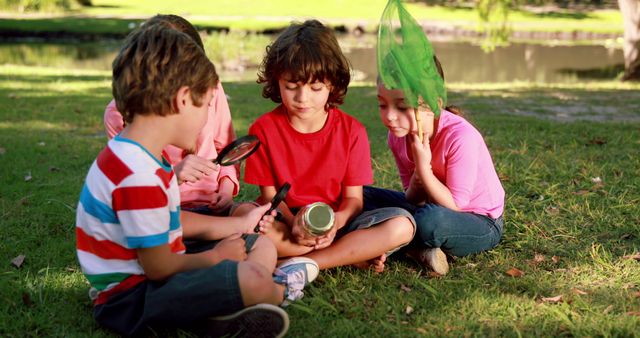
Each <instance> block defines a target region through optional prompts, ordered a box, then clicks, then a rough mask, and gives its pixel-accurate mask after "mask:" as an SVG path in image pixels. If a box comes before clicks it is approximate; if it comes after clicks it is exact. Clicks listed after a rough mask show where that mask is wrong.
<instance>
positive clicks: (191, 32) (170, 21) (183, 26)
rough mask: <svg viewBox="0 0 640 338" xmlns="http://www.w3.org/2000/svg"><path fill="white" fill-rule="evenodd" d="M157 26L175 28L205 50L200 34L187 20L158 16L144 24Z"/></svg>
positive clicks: (165, 15) (163, 15) (178, 17)
mask: <svg viewBox="0 0 640 338" xmlns="http://www.w3.org/2000/svg"><path fill="white" fill-rule="evenodd" d="M155 24H165V25H167V26H168V27H169V28H173V29H175V30H177V31H178V32H182V33H185V34H187V35H188V36H189V37H190V38H192V39H193V41H195V43H196V44H197V45H198V46H200V48H202V50H204V44H203V43H202V38H201V37H200V34H198V31H197V30H196V28H195V27H193V25H192V24H191V23H190V22H189V21H187V20H186V19H185V18H183V17H181V16H179V15H174V14H157V15H155V16H153V17H151V19H149V20H147V21H145V23H144V25H155Z"/></svg>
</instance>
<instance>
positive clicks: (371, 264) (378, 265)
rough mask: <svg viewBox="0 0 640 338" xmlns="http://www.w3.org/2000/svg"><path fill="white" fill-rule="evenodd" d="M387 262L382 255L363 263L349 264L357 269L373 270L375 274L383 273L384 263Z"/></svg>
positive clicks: (384, 255)
mask: <svg viewBox="0 0 640 338" xmlns="http://www.w3.org/2000/svg"><path fill="white" fill-rule="evenodd" d="M386 261H387V255H386V254H382V255H380V257H375V258H372V259H370V260H367V261H365V262H360V263H355V264H351V265H352V266H354V267H356V268H358V269H373V271H375V272H377V273H381V272H383V271H384V263H385V262H386Z"/></svg>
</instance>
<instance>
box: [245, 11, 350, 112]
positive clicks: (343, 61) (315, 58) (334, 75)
mask: <svg viewBox="0 0 640 338" xmlns="http://www.w3.org/2000/svg"><path fill="white" fill-rule="evenodd" d="M266 51H267V53H266V56H265V57H264V60H262V64H261V65H260V70H259V72H258V80H257V82H258V83H264V84H265V85H264V87H263V88H262V96H263V97H265V98H268V99H271V100H272V101H273V102H276V103H281V102H282V97H281V96H280V88H279V86H278V80H279V79H280V78H281V77H282V76H283V75H286V76H288V78H287V80H288V81H292V82H303V83H308V82H315V81H328V82H330V83H331V92H330V93H329V98H328V99H327V104H326V107H325V109H328V108H329V107H335V106H338V105H340V104H342V103H343V102H344V97H345V95H346V94H347V87H348V86H349V81H350V79H351V76H350V72H349V69H350V68H349V62H348V61H347V58H346V57H345V56H344V54H342V50H340V45H338V41H337V40H336V37H335V35H334V33H333V30H331V28H328V27H326V26H324V25H323V24H322V23H320V22H319V21H317V20H307V21H305V22H304V23H301V24H300V23H293V24H291V26H289V27H288V28H287V29H286V30H285V31H284V32H283V33H282V34H280V36H278V38H277V39H276V41H274V42H273V43H272V44H271V45H269V46H268V47H267V49H266Z"/></svg>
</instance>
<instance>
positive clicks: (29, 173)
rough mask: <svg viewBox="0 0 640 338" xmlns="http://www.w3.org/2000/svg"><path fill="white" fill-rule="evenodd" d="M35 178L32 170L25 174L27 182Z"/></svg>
mask: <svg viewBox="0 0 640 338" xmlns="http://www.w3.org/2000/svg"><path fill="white" fill-rule="evenodd" d="M32 179H33V177H32V176H31V172H28V173H27V174H26V175H25V176H24V181H25V182H29V181H31V180H32Z"/></svg>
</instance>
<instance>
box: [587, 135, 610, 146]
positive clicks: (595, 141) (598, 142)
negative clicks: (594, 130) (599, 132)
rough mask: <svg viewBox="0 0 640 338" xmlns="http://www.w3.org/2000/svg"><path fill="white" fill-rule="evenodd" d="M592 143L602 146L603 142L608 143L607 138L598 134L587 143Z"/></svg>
mask: <svg viewBox="0 0 640 338" xmlns="http://www.w3.org/2000/svg"><path fill="white" fill-rule="evenodd" d="M590 144H591V145H598V146H601V145H603V144H607V140H605V139H603V138H600V137H597V136H596V137H594V138H592V139H590V140H589V143H587V145H590Z"/></svg>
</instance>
